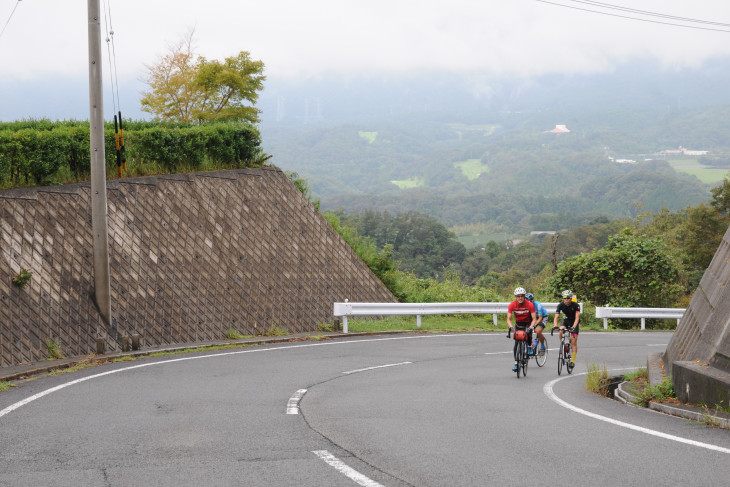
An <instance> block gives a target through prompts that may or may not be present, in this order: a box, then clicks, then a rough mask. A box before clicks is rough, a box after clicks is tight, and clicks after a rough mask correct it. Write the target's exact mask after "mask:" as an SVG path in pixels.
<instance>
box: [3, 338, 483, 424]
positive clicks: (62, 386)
mask: <svg viewBox="0 0 730 487" xmlns="http://www.w3.org/2000/svg"><path fill="white" fill-rule="evenodd" d="M449 336H451V335H429V336H407V337H387V338H365V339H360V340H358V339H354V340H338V341H334V342H317V343H303V344H299V345H286V346H283V347H270V348H257V349H254V350H237V351H234V352H222V353H212V354H209V355H199V356H196V357H182V358H176V359H169V360H161V361H159V362H148V363H145V364H139V365H132V366H129V367H123V368H121V369H115V370H108V371H106V372H102V373H100V374H94V375H89V376H87V377H82V378H80V379H76V380H72V381H71V382H66V383H63V384H60V385H57V386H56V387H51V388H50V389H46V390H45V391H41V392H39V393H38V394H34V395H32V396H30V397H27V398H25V399H23V400H22V401H18V402H16V403H15V404H11V405H10V406H8V407H6V408H5V409H3V410H1V411H0V418H2V417H3V416H5V415H7V414H9V413H11V412H13V411H15V410H16V409H18V408H20V407H22V406H25V405H26V404H28V403H31V402H33V401H35V400H36V399H40V398H42V397H44V396H47V395H49V394H52V393H54V392H57V391H60V390H61V389H65V388H66V387H69V386H72V385H75V384H79V383H81V382H85V381H87V380H91V379H96V378H98V377H103V376H105V375H110V374H116V373H117V372H124V371H127V370H132V369H139V368H142V367H151V366H154V365H164V364H169V363H172V362H183V361H187V360H197V359H205V358H216V357H224V356H227V355H240V354H243V353H256V352H272V351H276V350H287V349H291V348H307V347H323V346H328V345H340V344H348V343H364V342H380V341H386V340H413V339H418V338H438V337H449ZM461 336H465V335H461ZM466 336H489V335H487V334H481V333H475V334H472V333H468V334H466Z"/></svg>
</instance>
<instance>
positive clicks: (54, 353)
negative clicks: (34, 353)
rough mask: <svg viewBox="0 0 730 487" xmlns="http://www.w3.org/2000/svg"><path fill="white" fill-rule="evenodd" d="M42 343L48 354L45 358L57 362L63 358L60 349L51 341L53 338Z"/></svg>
mask: <svg viewBox="0 0 730 487" xmlns="http://www.w3.org/2000/svg"><path fill="white" fill-rule="evenodd" d="M43 343H44V344H45V346H46V351H47V352H48V355H47V357H48V359H49V360H58V359H62V358H63V351H61V347H60V346H59V345H58V343H56V342H55V341H54V340H53V338H46V340H45V342H43Z"/></svg>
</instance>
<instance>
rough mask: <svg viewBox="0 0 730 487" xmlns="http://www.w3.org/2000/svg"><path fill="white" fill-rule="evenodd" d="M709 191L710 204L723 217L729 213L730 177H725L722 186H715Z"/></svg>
mask: <svg viewBox="0 0 730 487" xmlns="http://www.w3.org/2000/svg"><path fill="white" fill-rule="evenodd" d="M710 191H711V192H712V200H711V202H710V204H711V205H712V206H713V207H715V209H716V210H717V211H718V212H719V213H721V214H723V215H727V214H728V213H730V176H725V179H723V180H722V184H721V185H719V186H715V187H714V188H712V189H711V190H710Z"/></svg>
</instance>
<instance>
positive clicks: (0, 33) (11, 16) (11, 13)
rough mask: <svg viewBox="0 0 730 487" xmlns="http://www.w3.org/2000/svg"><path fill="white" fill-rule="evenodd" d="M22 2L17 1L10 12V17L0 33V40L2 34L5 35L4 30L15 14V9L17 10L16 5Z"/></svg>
mask: <svg viewBox="0 0 730 487" xmlns="http://www.w3.org/2000/svg"><path fill="white" fill-rule="evenodd" d="M21 1H22V0H18V1H17V2H16V4H15V7H13V11H12V12H10V17H8V20H7V21H6V22H5V25H4V26H3V30H2V32H0V39H2V37H3V34H4V33H5V29H7V27H8V24H9V23H10V19H12V18H13V14H14V13H15V9H16V8H18V5H19V4H20V2H21Z"/></svg>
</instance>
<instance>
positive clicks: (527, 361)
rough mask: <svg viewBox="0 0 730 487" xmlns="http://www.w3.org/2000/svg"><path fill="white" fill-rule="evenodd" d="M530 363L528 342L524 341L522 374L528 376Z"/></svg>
mask: <svg viewBox="0 0 730 487" xmlns="http://www.w3.org/2000/svg"><path fill="white" fill-rule="evenodd" d="M529 363H530V356H529V355H527V342H522V365H521V367H522V375H524V376H525V377H527V364H529Z"/></svg>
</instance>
